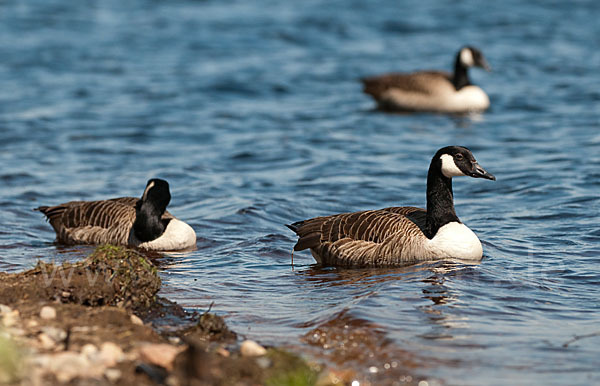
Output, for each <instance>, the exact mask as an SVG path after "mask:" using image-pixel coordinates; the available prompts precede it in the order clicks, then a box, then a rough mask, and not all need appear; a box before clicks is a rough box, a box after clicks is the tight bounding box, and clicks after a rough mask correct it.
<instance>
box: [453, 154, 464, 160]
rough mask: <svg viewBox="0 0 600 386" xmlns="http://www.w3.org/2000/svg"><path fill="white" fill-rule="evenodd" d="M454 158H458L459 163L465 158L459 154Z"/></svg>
mask: <svg viewBox="0 0 600 386" xmlns="http://www.w3.org/2000/svg"><path fill="white" fill-rule="evenodd" d="M454 158H456V160H458V161H462V159H463V158H464V157H463V155H462V154H460V153H458V154H456V155H455V156H454Z"/></svg>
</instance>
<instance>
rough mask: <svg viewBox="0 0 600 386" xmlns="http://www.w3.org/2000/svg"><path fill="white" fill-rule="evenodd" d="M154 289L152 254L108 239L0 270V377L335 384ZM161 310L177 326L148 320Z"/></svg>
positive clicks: (37, 381)
mask: <svg viewBox="0 0 600 386" xmlns="http://www.w3.org/2000/svg"><path fill="white" fill-rule="evenodd" d="M159 289H160V278H159V277H158V274H157V270H156V268H155V267H154V266H153V265H152V263H151V262H149V261H148V260H147V259H146V258H145V257H144V256H142V255H140V254H139V253H137V252H135V251H132V250H129V249H125V248H118V247H111V246H104V247H99V248H98V249H97V250H96V251H95V252H94V253H93V254H92V255H90V256H89V257H88V258H87V259H86V260H84V261H82V262H77V263H74V264H63V265H60V266H58V265H53V264H46V263H41V262H40V263H38V265H37V266H36V267H35V268H33V269H31V270H29V271H26V272H22V273H18V274H6V273H0V384H15V385H43V384H68V385H90V384H93V385H134V384H135V385H156V384H166V385H172V386H176V385H314V384H319V385H328V384H343V381H342V380H341V379H338V378H336V377H335V376H334V375H333V374H332V373H329V372H327V371H323V370H322V369H321V368H319V367H317V366H315V365H309V364H307V363H306V362H305V361H304V360H302V359H300V357H298V356H297V355H294V354H291V353H289V352H285V351H282V350H278V349H273V348H271V349H268V350H265V349H264V348H263V347H262V346H260V345H258V344H255V343H254V342H249V341H245V342H242V343H241V344H240V342H239V339H237V336H236V334H235V333H234V332H232V331H231V330H229V328H228V327H227V325H226V324H225V322H224V321H223V319H222V318H220V317H219V316H217V315H214V314H210V313H205V314H202V315H197V314H189V313H187V312H185V311H184V310H183V309H182V308H181V307H179V306H178V305H177V304H175V303H172V302H169V301H167V300H165V299H161V298H159V297H157V296H156V293H157V292H158V290H159ZM165 315H167V316H169V317H173V318H175V319H176V320H178V321H180V322H181V323H180V324H179V326H180V327H181V328H174V326H170V328H169V329H159V330H157V329H155V328H153V327H152V324H153V323H152V321H153V319H156V318H157V317H164V316H165ZM140 316H141V318H140ZM142 319H143V320H144V321H145V323H144V321H142ZM167 330H168V331H167Z"/></svg>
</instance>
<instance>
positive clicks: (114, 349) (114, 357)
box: [99, 342, 125, 367]
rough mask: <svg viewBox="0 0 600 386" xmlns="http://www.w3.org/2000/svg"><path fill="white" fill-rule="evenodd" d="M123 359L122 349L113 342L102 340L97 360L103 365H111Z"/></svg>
mask: <svg viewBox="0 0 600 386" xmlns="http://www.w3.org/2000/svg"><path fill="white" fill-rule="evenodd" d="M124 359H125V354H124V353H123V350H121V347H119V346H117V345H116V344H114V343H113V342H104V343H102V345H101V346H100V353H99V360H100V362H101V363H102V364H103V365H104V366H106V367H113V366H114V365H116V364H117V363H118V362H121V361H123V360H124Z"/></svg>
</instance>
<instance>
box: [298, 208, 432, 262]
mask: <svg viewBox="0 0 600 386" xmlns="http://www.w3.org/2000/svg"><path fill="white" fill-rule="evenodd" d="M425 215H426V212H425V211H424V210H423V209H420V208H415V207H391V208H385V209H380V210H368V211H362V212H354V213H343V214H338V215H333V216H326V217H316V218H313V219H310V220H305V221H299V222H297V223H294V224H292V225H291V226H290V228H291V229H292V230H294V231H295V232H296V234H297V235H298V236H299V240H298V243H297V244H296V245H295V247H294V250H296V251H300V250H303V249H307V248H310V249H311V252H312V253H313V255H314V256H315V258H316V259H317V261H319V262H320V263H322V264H326V265H348V266H374V265H377V266H382V265H396V264H399V263H404V262H409V261H411V259H415V256H414V253H413V251H415V250H417V249H419V247H420V246H421V245H422V244H423V243H424V242H425V240H427V238H426V237H425V235H424V234H423V232H422V230H421V229H422V228H424V226H425Z"/></svg>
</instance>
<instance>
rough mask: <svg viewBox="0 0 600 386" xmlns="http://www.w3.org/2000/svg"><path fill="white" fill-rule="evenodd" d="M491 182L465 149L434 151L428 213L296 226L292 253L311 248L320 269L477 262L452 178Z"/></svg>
mask: <svg viewBox="0 0 600 386" xmlns="http://www.w3.org/2000/svg"><path fill="white" fill-rule="evenodd" d="M456 176H470V177H474V178H486V179H490V180H495V177H494V176H493V175H491V174H490V173H488V172H486V171H485V170H484V169H483V168H482V167H481V166H479V164H478V163H477V161H476V160H475V158H474V157H473V154H472V153H471V151H469V149H467V148H464V147H460V146H448V147H444V148H442V149H440V150H438V151H437V153H436V154H435V156H434V157H433V159H432V160H431V164H430V166H429V172H428V174H427V210H424V209H419V208H414V207H392V208H385V209H379V210H367V211H363V212H354V213H342V214H336V215H332V216H326V217H316V218H313V219H310V220H304V221H298V222H296V223H293V224H291V225H287V227H288V228H290V229H291V230H293V231H294V232H296V234H297V235H298V236H299V239H298V242H297V243H296V245H295V246H294V250H295V251H301V250H304V249H307V248H310V250H311V253H312V255H313V256H314V257H315V259H316V260H317V262H319V263H321V264H324V265H346V266H390V265H402V264H407V263H414V262H418V261H425V260H435V259H444V258H453V257H454V258H460V259H467V260H480V259H481V257H482V255H483V250H482V247H481V242H480V241H479V239H478V238H477V236H476V235H475V233H473V231H471V230H470V229H469V228H468V227H467V226H465V225H464V224H462V223H461V222H460V220H459V219H458V216H457V215H456V212H455V211H454V202H453V200H454V198H453V193H452V177H456Z"/></svg>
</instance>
